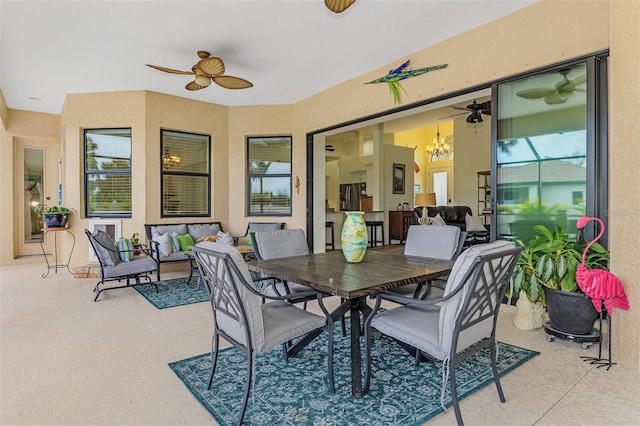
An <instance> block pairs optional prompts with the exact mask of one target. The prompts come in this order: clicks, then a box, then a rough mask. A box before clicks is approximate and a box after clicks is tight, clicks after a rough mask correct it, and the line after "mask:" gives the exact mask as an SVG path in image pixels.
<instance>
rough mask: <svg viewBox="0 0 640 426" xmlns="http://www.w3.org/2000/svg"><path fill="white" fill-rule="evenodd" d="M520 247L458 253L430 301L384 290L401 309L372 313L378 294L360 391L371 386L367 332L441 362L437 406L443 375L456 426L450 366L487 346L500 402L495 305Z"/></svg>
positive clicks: (368, 348) (483, 247)
mask: <svg viewBox="0 0 640 426" xmlns="http://www.w3.org/2000/svg"><path fill="white" fill-rule="evenodd" d="M522 250H523V247H515V245H514V244H513V243H511V242H508V241H496V242H494V243H491V244H479V245H475V246H473V247H471V248H469V249H467V250H466V251H464V252H463V253H462V254H461V255H460V256H459V257H458V259H457V260H456V262H455V264H454V266H453V269H452V270H451V274H450V275H449V279H448V280H447V285H446V287H445V291H444V296H443V297H442V298H439V299H432V300H416V299H411V300H409V301H408V303H407V301H406V300H404V301H403V300H402V299H406V298H403V297H402V296H399V295H394V294H391V292H385V297H386V298H390V299H392V298H395V299H396V300H397V301H398V302H399V303H401V304H402V306H400V307H397V308H393V309H389V310H386V311H384V312H380V313H378V310H379V308H380V303H381V300H382V297H381V295H377V296H376V303H375V306H374V308H373V310H372V311H371V314H370V315H369V316H367V319H366V321H365V342H366V346H365V351H366V370H365V392H366V391H368V390H369V388H370V386H371V382H372V379H373V378H372V376H371V362H372V359H371V345H372V344H373V342H372V339H371V328H375V329H377V330H378V331H379V332H381V333H382V334H385V335H388V336H390V337H392V338H394V339H395V340H397V341H399V342H401V343H402V344H404V345H406V346H408V347H413V348H415V356H416V359H417V357H419V356H420V352H424V353H426V354H428V355H429V356H431V357H433V358H435V359H438V360H441V361H443V363H442V368H443V380H442V381H443V383H442V388H441V398H440V401H441V404H442V406H443V408H444V394H445V389H446V380H447V376H446V374H445V372H447V371H448V373H449V374H448V375H449V379H450V380H451V399H452V401H453V408H454V410H455V414H456V420H457V422H458V424H459V425H461V424H462V423H463V422H462V415H461V413H460V407H459V404H458V396H457V389H456V365H457V364H458V363H460V362H462V361H464V360H465V359H466V358H468V357H469V356H470V355H472V354H474V353H476V352H478V351H479V350H481V349H483V348H485V347H489V348H490V351H491V352H490V354H491V369H492V372H493V380H494V382H495V384H496V388H497V390H498V395H499V397H500V401H501V402H504V401H505V399H504V394H503V392H502V387H501V385H500V379H499V376H498V371H497V367H496V323H497V318H498V313H499V309H500V302H501V300H502V298H503V296H504V293H505V290H506V288H507V286H508V285H509V280H510V278H511V275H512V273H513V268H514V267H515V264H516V262H517V260H518V258H519V257H520V252H521V251H522Z"/></svg>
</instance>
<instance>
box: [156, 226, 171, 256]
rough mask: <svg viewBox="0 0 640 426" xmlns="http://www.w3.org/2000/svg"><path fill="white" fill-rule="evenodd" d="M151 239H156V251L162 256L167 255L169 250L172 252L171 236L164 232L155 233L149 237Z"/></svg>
mask: <svg viewBox="0 0 640 426" xmlns="http://www.w3.org/2000/svg"><path fill="white" fill-rule="evenodd" d="M151 241H156V242H157V243H158V251H159V252H160V254H161V255H162V256H169V255H170V254H171V252H173V247H172V246H171V237H170V236H169V234H167V233H166V232H165V233H164V234H159V233H157V232H156V233H155V234H153V237H152V238H151Z"/></svg>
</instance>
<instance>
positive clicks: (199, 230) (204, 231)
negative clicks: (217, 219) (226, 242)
mask: <svg viewBox="0 0 640 426" xmlns="http://www.w3.org/2000/svg"><path fill="white" fill-rule="evenodd" d="M187 232H188V233H189V235H191V236H192V237H193V240H194V241H198V238H201V237H206V236H207V235H218V232H220V226H219V225H218V224H215V225H214V224H209V223H204V224H198V223H196V224H187ZM183 234H184V232H183V233H182V234H180V235H183Z"/></svg>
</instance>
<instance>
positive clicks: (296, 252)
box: [253, 229, 347, 336]
mask: <svg viewBox="0 0 640 426" xmlns="http://www.w3.org/2000/svg"><path fill="white" fill-rule="evenodd" d="M253 239H254V245H253V250H254V252H255V255H256V258H257V259H258V260H271V259H280V258H283V257H292V256H305V255H308V254H309V253H310V250H309V245H308V244H307V238H306V236H305V234H304V231H303V230H302V229H278V230H270V231H257V232H256V233H255V234H253ZM261 281H262V283H263V284H262V291H263V292H264V293H265V294H270V295H275V296H284V295H288V294H290V295H291V296H292V298H291V299H288V300H289V301H290V302H291V303H300V302H301V303H303V304H304V305H303V308H304V309H307V302H308V301H311V300H314V299H316V298H315V297H313V296H305V297H301V296H300V294H301V293H305V294H308V291H309V290H310V288H309V287H308V286H306V285H303V284H299V283H295V282H290V281H284V280H278V279H275V278H272V277H264V276H263V277H261ZM325 296H326V295H325ZM341 321H342V322H341V324H342V335H343V336H346V335H347V329H346V322H345V318H344V316H343V317H342V319H341Z"/></svg>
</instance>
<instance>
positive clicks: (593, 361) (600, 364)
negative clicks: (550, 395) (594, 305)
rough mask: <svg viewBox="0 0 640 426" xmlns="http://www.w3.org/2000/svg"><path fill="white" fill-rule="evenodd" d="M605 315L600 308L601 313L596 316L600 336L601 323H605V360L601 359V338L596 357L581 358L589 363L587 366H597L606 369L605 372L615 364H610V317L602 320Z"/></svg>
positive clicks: (604, 311) (604, 310)
mask: <svg viewBox="0 0 640 426" xmlns="http://www.w3.org/2000/svg"><path fill="white" fill-rule="evenodd" d="M605 313H607V311H606V309H605V308H604V306H603V307H602V311H600V315H598V323H599V325H600V334H601V336H602V323H603V322H606V323H607V341H608V342H607V358H602V338H601V339H600V344H599V345H598V357H597V358H596V357H588V356H581V357H580V358H582V360H583V361H586V362H589V364H593V365H597V366H598V368H600V367H604V366H606V367H607V371H609V369H610V368H611V366H612V365H616V363H615V362H611V315H607V318H606V319H605V318H604V315H605Z"/></svg>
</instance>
